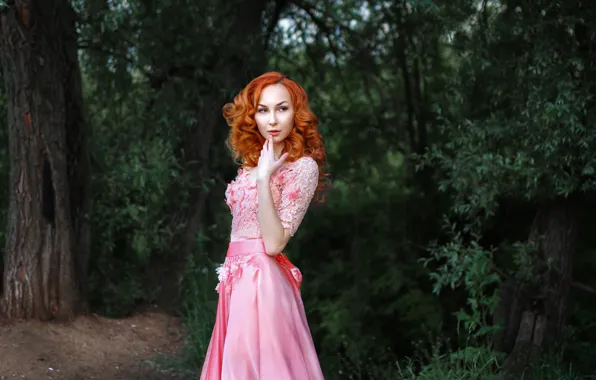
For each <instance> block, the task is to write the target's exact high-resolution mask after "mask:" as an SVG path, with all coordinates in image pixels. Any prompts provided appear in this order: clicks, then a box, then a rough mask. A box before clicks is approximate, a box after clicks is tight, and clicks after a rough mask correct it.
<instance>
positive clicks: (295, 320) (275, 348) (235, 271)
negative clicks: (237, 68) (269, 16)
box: [201, 72, 325, 380]
mask: <svg viewBox="0 0 596 380" xmlns="http://www.w3.org/2000/svg"><path fill="white" fill-rule="evenodd" d="M223 114H224V117H225V118H226V121H227V122H228V125H229V126H230V127H231V132H230V136H229V138H228V145H229V147H230V149H231V151H232V153H233V155H234V156H235V158H236V159H239V160H241V162H242V167H241V168H240V169H239V171H238V175H237V177H236V179H234V180H233V181H232V182H231V183H230V184H229V185H228V188H227V190H226V203H227V204H228V206H229V207H230V210H231V213H232V232H231V238H230V245H229V248H228V253H227V256H226V259H225V262H224V264H223V265H222V266H221V267H220V268H218V275H219V284H218V285H217V288H216V289H217V291H218V292H219V302H218V307H217V316H216V321H215V327H214V329H213V335H212V336H211V341H210V343H209V348H208V350H207V355H206V358H205V363H204V364H203V370H202V373H201V380H220V379H224V380H319V379H323V374H322V372H321V368H320V365H319V360H318V358H317V354H316V351H315V347H314V344H313V341H312V337H311V335H310V330H309V327H308V323H307V320H306V315H305V312H304V305H303V303H302V299H301V296H300V283H301V281H302V275H301V274H300V271H299V270H298V268H296V267H295V266H294V265H292V263H290V261H289V260H288V258H287V257H286V256H285V255H284V254H283V253H282V252H283V250H284V248H285V246H286V244H287V243H288V241H289V240H290V237H291V236H292V235H294V233H295V232H296V230H297V228H298V226H299V225H300V223H301V222H302V219H303V217H304V214H305V213H306V210H307V208H308V206H309V204H310V203H311V201H312V200H313V198H314V199H315V200H318V199H319V197H318V195H319V194H320V193H321V191H322V190H323V188H324V178H325V175H324V173H323V170H322V169H323V165H324V163H325V150H324V147H323V143H322V140H321V135H320V134H319V132H318V131H317V126H318V120H317V118H316V116H315V115H314V114H313V113H312V112H311V110H310V108H309V105H308V97H307V95H306V92H305V91H304V89H303V88H302V87H300V86H299V85H298V84H297V83H296V82H294V81H293V80H291V79H289V78H288V77H286V76H284V75H282V74H280V73H276V72H270V73H266V74H263V75H261V76H260V77H258V78H256V79H254V80H253V81H252V82H250V83H249V84H248V86H247V87H246V88H245V89H243V90H242V91H241V92H240V93H239V94H238V95H237V96H236V97H235V98H234V103H231V104H227V105H226V106H225V107H224V110H223Z"/></svg>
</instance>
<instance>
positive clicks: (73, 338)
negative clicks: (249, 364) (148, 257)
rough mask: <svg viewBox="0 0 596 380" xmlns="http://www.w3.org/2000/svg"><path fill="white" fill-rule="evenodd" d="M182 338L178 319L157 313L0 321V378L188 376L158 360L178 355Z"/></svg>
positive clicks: (168, 379) (170, 379)
mask: <svg viewBox="0 0 596 380" xmlns="http://www.w3.org/2000/svg"><path fill="white" fill-rule="evenodd" d="M183 338H184V333H183V330H182V326H181V322H180V320H179V319H177V318H173V317H169V316H167V315H165V314H164V313H161V312H156V311H146V312H143V313H141V314H138V315H135V316H133V317H129V318H125V319H108V318H104V317H100V316H96V315H92V316H85V317H79V318H77V319H76V320H74V321H73V322H70V323H56V322H39V321H25V322H15V323H7V322H3V323H2V324H0V380H12V379H26V380H49V379H56V380H87V379H89V380H91V379H97V380H141V379H142V380H174V379H175V380H182V379H185V380H186V379H189V378H190V376H188V375H186V376H183V375H182V374H180V373H175V372H171V371H166V370H163V369H160V367H161V368H163V367H162V366H158V365H157V364H156V363H159V358H160V357H161V358H163V357H172V356H175V355H177V354H178V353H179V352H180V347H181V344H182V342H183ZM156 359H157V361H156Z"/></svg>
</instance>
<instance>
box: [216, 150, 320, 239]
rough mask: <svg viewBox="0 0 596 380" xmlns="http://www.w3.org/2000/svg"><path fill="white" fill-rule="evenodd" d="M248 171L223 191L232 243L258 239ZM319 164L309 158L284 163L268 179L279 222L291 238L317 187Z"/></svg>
mask: <svg viewBox="0 0 596 380" xmlns="http://www.w3.org/2000/svg"><path fill="white" fill-rule="evenodd" d="M249 173H250V172H249V171H248V170H244V169H239V170H238V175H237V176H236V179H234V180H233V181H232V182H231V183H230V184H229V185H228V187H227V189H226V193H225V196H226V203H227V205H228V206H229V208H230V212H231V213H232V232H231V237H230V240H231V241H237V240H242V239H258V238H261V230H260V227H259V220H258V194H257V186H256V184H255V182H254V180H253V179H252V178H251V177H250V175H249ZM318 176H319V171H318V165H317V163H316V162H315V160H313V159H312V158H311V157H302V158H300V159H298V160H296V161H294V162H289V163H287V164H284V166H282V167H281V168H280V169H279V170H278V171H277V172H276V173H275V174H274V175H273V176H272V177H271V192H272V196H273V202H274V204H275V207H276V209H277V212H278V215H279V219H280V221H281V223H282V225H283V227H284V228H286V229H288V230H289V231H290V234H291V235H294V233H295V232H296V230H297V229H298V226H299V225H300V223H301V222H302V219H303V218H304V214H305V213H306V211H307V209H308V206H309V205H310V202H311V200H312V197H313V196H314V192H315V190H316V188H317V184H318Z"/></svg>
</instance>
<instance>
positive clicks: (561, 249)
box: [435, 0, 596, 378]
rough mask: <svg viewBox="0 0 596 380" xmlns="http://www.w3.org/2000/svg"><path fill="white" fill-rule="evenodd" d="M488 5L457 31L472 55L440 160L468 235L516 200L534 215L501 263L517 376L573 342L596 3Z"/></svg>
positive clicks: (504, 339)
mask: <svg viewBox="0 0 596 380" xmlns="http://www.w3.org/2000/svg"><path fill="white" fill-rule="evenodd" d="M484 5H485V6H484V8H482V9H479V12H480V13H479V14H478V15H477V17H476V18H475V20H476V21H475V22H473V24H474V25H475V26H474V28H472V30H474V33H473V34H471V35H465V34H464V33H462V35H460V36H458V38H457V42H458V43H461V45H462V46H464V47H466V48H468V49H469V50H468V51H467V52H466V53H465V54H462V55H461V58H462V59H461V61H460V64H459V71H460V75H459V76H458V77H456V78H455V82H454V86H453V87H452V91H451V92H449V96H450V97H451V98H452V99H462V100H463V101H462V102H460V103H459V104H458V103H457V102H455V104H456V106H454V107H453V109H454V110H456V111H455V112H451V110H445V112H444V115H443V116H445V119H446V120H448V122H447V123H446V124H447V128H446V131H447V136H448V140H449V141H448V144H446V145H445V146H444V147H443V148H442V149H439V150H438V151H436V152H435V153H437V154H436V155H435V158H437V160H438V162H440V165H439V167H440V168H441V170H443V171H444V173H445V174H446V176H445V179H444V181H442V184H441V185H442V187H443V188H445V189H451V190H452V191H453V193H454V196H455V210H456V211H457V212H458V213H459V217H460V218H461V219H460V220H459V221H460V222H461V221H462V220H464V219H465V220H467V221H469V222H470V225H469V226H467V228H468V229H467V230H466V231H468V232H469V231H474V232H475V233H476V234H478V235H477V236H480V235H482V234H483V233H485V232H486V231H487V230H488V229H489V228H490V227H489V226H490V223H491V222H492V221H494V218H493V216H494V215H495V214H496V213H497V212H498V210H499V208H500V207H502V206H503V205H504V204H507V203H508V202H526V203H527V204H529V205H530V206H531V207H532V208H533V209H534V210H535V215H534V218H533V222H532V223H531V224H530V225H528V226H527V229H526V236H527V238H526V239H525V241H524V242H523V244H518V245H516V247H520V248H519V249H515V250H514V252H513V255H506V253H510V251H508V250H507V249H501V250H500V253H502V254H501V255H500V258H498V259H497V263H498V264H500V265H501V269H502V270H501V272H500V273H502V274H506V275H507V276H506V280H505V281H504V283H503V287H502V289H501V290H502V292H501V297H502V300H501V305H500V307H499V308H497V310H496V312H495V317H496V318H495V319H496V321H497V322H498V323H499V324H500V325H501V326H502V327H503V329H502V332H501V333H500V334H499V335H498V336H497V337H496V340H495V346H496V348H497V350H500V351H504V352H506V353H508V354H509V355H508V357H507V361H506V362H505V365H504V368H505V370H506V372H509V373H511V374H514V376H519V375H520V373H521V372H523V371H525V370H526V369H527V368H529V367H531V366H532V365H534V364H536V363H538V362H540V358H541V357H542V356H543V355H542V354H543V353H544V352H545V351H550V350H552V349H557V348H558V347H559V346H558V344H559V343H560V342H561V341H562V340H563V339H564V337H565V334H564V329H565V326H566V315H567V304H568V294H569V289H570V286H571V283H572V279H573V271H572V269H573V268H572V262H573V258H574V252H575V248H576V246H577V242H578V236H579V234H578V231H579V227H580V225H581V223H580V220H581V219H580V218H581V216H582V213H581V211H582V208H583V207H584V205H585V200H586V195H587V194H593V193H594V190H596V176H595V175H594V173H595V172H594V165H595V164H596V161H595V159H594V154H593V150H594V148H595V147H596V145H595V144H596V133H595V132H594V128H592V126H591V125H592V124H593V122H594V118H595V117H596V114H595V113H594V100H593V99H594V85H593V83H594V81H593V78H594V74H595V72H596V71H595V70H594V66H593V61H594V56H593V53H592V52H593V51H594V49H593V46H594V38H593V37H591V36H593V35H594V34H593V29H591V28H589V27H588V26H587V25H586V24H585V23H584V22H583V20H584V19H585V18H586V17H587V16H586V15H590V14H594V13H593V12H594V8H593V7H591V6H588V5H586V4H585V3H583V2H580V1H570V2H566V3H565V5H564V6H563V5H562V4H559V3H552V4H550V5H548V6H543V5H538V4H533V5H529V4H528V3H526V2H523V1H515V0H511V1H505V2H502V3H501V6H499V5H494V4H493V5H492V6H491V7H488V6H487V5H486V3H485V4H484ZM502 5H506V6H502ZM478 20H479V21H478ZM570 31H575V32H574V33H573V32H570ZM578 32H579V33H578ZM506 246H507V245H506V244H502V247H503V248H505V247H506ZM516 378H519V377H516Z"/></svg>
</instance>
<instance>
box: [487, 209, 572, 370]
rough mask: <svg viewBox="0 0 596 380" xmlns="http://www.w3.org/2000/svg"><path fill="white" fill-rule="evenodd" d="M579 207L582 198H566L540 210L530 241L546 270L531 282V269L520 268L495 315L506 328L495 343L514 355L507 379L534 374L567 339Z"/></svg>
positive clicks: (499, 347) (540, 270) (540, 272)
mask: <svg viewBox="0 0 596 380" xmlns="http://www.w3.org/2000/svg"><path fill="white" fill-rule="evenodd" d="M579 206H580V202H579V200H578V199H566V200H557V201H552V202H550V203H547V204H544V205H542V206H541V207H540V208H539V209H538V211H537V213H536V216H535V218H534V222H533V224H532V227H531V230H530V234H529V242H530V244H532V245H534V246H535V247H536V250H535V253H534V254H535V255H537V259H538V260H536V261H539V262H540V263H541V266H540V268H539V270H538V271H535V270H534V271H533V272H534V273H536V274H537V275H536V276H533V278H532V279H531V280H530V283H528V282H527V281H522V278H523V275H522V273H523V272H527V271H528V270H529V268H521V269H520V272H519V274H518V276H517V277H516V281H514V282H516V284H514V283H507V284H505V286H507V288H505V289H503V293H502V294H503V295H504V297H503V299H502V302H501V305H500V308H499V311H498V312H497V313H496V314H497V316H500V317H501V318H499V319H500V322H502V323H503V324H504V329H503V331H502V333H501V335H500V336H499V337H498V338H497V340H496V342H495V343H496V348H497V349H498V350H500V351H505V352H509V355H508V357H507V360H506V362H505V364H504V371H505V373H506V374H508V375H514V376H519V375H520V374H521V373H523V372H524V371H526V370H527V369H531V368H532V367H533V366H534V365H535V364H537V363H539V362H540V358H541V355H542V353H543V352H546V351H548V350H550V349H552V348H556V346H557V344H558V343H560V342H561V341H562V339H563V338H564V335H563V333H564V328H565V322H566V313H567V301H568V294H569V288H570V286H571V282H572V269H573V268H572V261H573V254H574V252H575V247H576V244H577V239H578V230H579ZM533 261H534V260H533ZM528 375H530V374H526V375H525V376H528Z"/></svg>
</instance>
